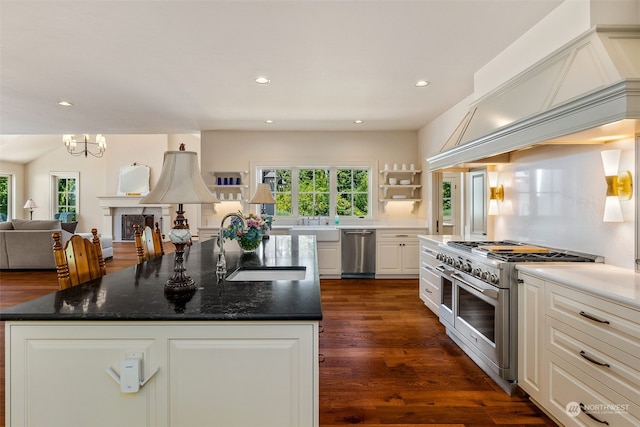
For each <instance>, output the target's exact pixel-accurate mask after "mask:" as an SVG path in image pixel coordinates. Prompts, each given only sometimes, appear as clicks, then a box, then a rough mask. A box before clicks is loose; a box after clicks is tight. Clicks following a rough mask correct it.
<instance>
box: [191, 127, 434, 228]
mask: <svg viewBox="0 0 640 427" xmlns="http://www.w3.org/2000/svg"><path fill="white" fill-rule="evenodd" d="M251 161H261V162H262V161H272V162H274V163H279V164H282V162H293V163H295V164H296V165H298V166H305V165H310V166H311V165H332V164H335V162H336V161H340V162H375V163H376V164H377V165H378V168H382V167H384V164H385V163H389V164H393V163H399V164H401V163H407V164H411V163H414V164H416V166H417V167H418V165H422V162H421V161H420V157H419V156H418V134H417V132H414V131H401V132H396V131H390V132H278V131H271V132H242V131H206V132H203V133H202V160H201V163H202V170H203V176H205V178H207V179H209V181H208V183H209V184H213V178H212V177H211V175H210V174H207V172H206V171H216V170H217V171H244V170H247V171H250V162H251ZM250 172H251V175H250V178H249V180H250V182H252V183H253V182H255V180H256V179H255V176H254V175H255V171H250ZM375 175H376V176H375V177H374V178H376V179H375V180H374V185H375V183H376V182H377V177H378V176H379V174H377V173H376V174H375ZM373 195H374V197H375V198H376V200H377V198H378V197H379V190H378V189H377V187H376V188H375V189H374V191H373ZM249 196H250V195H249ZM239 206H240V204H239V203H228V202H225V203H223V204H222V205H221V206H216V212H215V213H213V212H212V211H209V212H205V207H203V216H204V217H205V221H210V222H211V223H212V224H213V223H214V222H215V218H219V217H221V216H223V215H224V214H225V213H227V212H228V211H230V210H232V211H233V210H237V209H238V208H239ZM388 217H393V218H417V217H418V214H417V211H416V212H415V213H411V212H410V210H409V209H404V210H403V209H402V208H397V209H396V208H394V207H391V208H390V209H388V210H387V211H386V213H384V214H383V213H382V210H380V211H379V215H378V218H377V219H382V218H388Z"/></svg>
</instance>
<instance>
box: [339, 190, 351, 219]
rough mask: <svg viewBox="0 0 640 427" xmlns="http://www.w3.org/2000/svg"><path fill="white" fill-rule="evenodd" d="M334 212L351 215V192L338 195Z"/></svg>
mask: <svg viewBox="0 0 640 427" xmlns="http://www.w3.org/2000/svg"><path fill="white" fill-rule="evenodd" d="M336 212H337V214H338V215H343V216H345V215H351V194H344V193H342V194H340V195H338V200H337V207H336Z"/></svg>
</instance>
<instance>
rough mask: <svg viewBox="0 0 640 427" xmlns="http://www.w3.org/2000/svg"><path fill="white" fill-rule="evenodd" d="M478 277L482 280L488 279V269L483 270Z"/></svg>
mask: <svg viewBox="0 0 640 427" xmlns="http://www.w3.org/2000/svg"><path fill="white" fill-rule="evenodd" d="M480 277H481V278H482V279H483V280H489V272H488V271H483V272H482V274H481V275H480Z"/></svg>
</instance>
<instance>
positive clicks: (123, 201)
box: [98, 196, 175, 242]
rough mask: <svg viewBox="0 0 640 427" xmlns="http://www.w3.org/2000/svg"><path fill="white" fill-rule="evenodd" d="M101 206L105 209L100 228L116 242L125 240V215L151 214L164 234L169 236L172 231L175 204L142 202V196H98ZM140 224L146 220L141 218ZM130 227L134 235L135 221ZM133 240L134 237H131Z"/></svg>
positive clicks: (102, 233) (102, 232) (144, 215)
mask: <svg viewBox="0 0 640 427" xmlns="http://www.w3.org/2000/svg"><path fill="white" fill-rule="evenodd" d="M98 200H99V203H100V207H102V209H103V224H102V230H98V231H99V232H100V234H101V235H103V236H110V237H111V238H112V239H113V241H114V242H120V241H123V240H125V238H124V235H123V233H122V231H123V220H122V217H123V216H125V215H130V216H137V217H138V218H143V219H144V218H145V217H147V216H151V217H153V218H154V219H152V220H151V221H153V222H152V223H151V224H149V225H150V226H151V225H153V223H154V222H158V223H159V226H160V231H161V232H162V234H163V236H169V231H171V224H172V219H171V212H172V211H175V209H172V208H174V206H172V205H169V204H140V200H142V196H98ZM139 224H140V226H143V225H146V222H143V221H142V220H140V222H139ZM127 228H128V230H127V231H128V232H129V231H130V232H131V233H132V235H133V223H132V224H131V226H130V227H127ZM129 240H133V237H131V239H129Z"/></svg>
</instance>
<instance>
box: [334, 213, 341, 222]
mask: <svg viewBox="0 0 640 427" xmlns="http://www.w3.org/2000/svg"><path fill="white" fill-rule="evenodd" d="M333 222H334V223H335V225H338V224H340V217H339V216H338V214H336V216H335V217H334V218H333Z"/></svg>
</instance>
